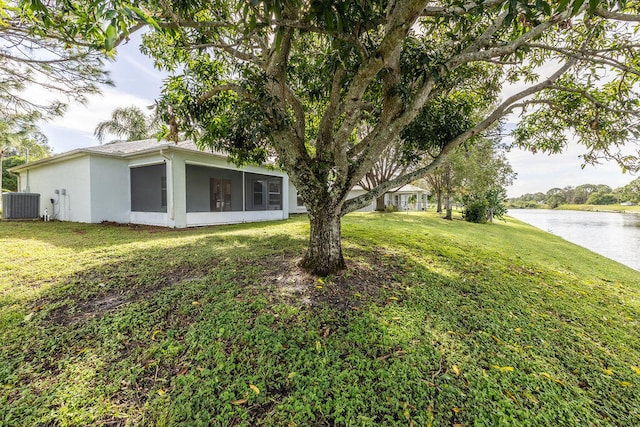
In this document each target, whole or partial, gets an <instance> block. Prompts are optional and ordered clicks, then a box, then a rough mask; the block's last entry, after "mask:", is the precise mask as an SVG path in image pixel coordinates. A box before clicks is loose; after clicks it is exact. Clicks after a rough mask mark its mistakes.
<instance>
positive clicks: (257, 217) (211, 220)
mask: <svg viewBox="0 0 640 427" xmlns="http://www.w3.org/2000/svg"><path fill="white" fill-rule="evenodd" d="M279 219H285V215H284V211H282V210H274V211H247V212H240V211H235V212H187V227H198V226H202V225H218V224H238V223H243V222H258V221H275V220H279Z"/></svg>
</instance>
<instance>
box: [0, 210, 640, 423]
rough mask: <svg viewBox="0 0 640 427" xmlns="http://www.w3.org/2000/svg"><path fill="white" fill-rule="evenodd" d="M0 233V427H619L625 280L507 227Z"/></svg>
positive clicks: (626, 361) (636, 395) (537, 235)
mask: <svg viewBox="0 0 640 427" xmlns="http://www.w3.org/2000/svg"><path fill="white" fill-rule="evenodd" d="M307 233H308V223H307V221H306V218H304V217H297V218H293V219H290V220H288V221H282V222H274V223H262V224H250V225H236V226H225V227H211V228H200V229H192V230H186V231H184V230H183V231H177V230H170V231H161V230H159V229H153V228H145V227H127V226H107V225H89V224H74V223H14V222H11V223H7V222H0V242H1V243H0V244H1V245H2V246H1V248H2V257H0V343H2V344H1V345H0V425H3V426H34V425H35V426H37V425H40V426H76V425H105V426H106V425H110V426H111V425H144V426H147V425H157V426H178V425H183V426H199V425H201V426H208V425H220V426H231V425H266V426H283V425H284V426H286V425H290V426H307V425H356V426H369V425H371V426H373V425H400V426H411V425H414V426H429V425H432V426H452V425H462V426H500V425H504V426H514V425H516V426H549V425H562V426H591V425H595V426H637V425H638V424H640V334H638V330H639V327H640V275H639V274H638V272H637V271H634V270H632V269H629V268H627V267H624V266H622V265H620V264H617V263H615V262H614V261H610V260H607V259H605V258H602V257H600V256H598V255H596V254H593V253H591V252H589V251H587V250H586V249H582V248H580V247H577V246H574V245H571V244H569V243H567V242H565V241H563V240H561V239H560V238H557V237H555V236H552V235H549V234H545V233H543V232H541V231H538V230H536V229H534V228H532V227H529V226H527V225H525V224H523V223H521V222H518V221H515V220H512V219H508V221H507V222H506V223H505V222H497V223H496V224H494V225H475V224H469V223H465V222H462V221H453V222H447V221H444V220H441V219H439V218H437V217H436V216H435V215H434V214H431V213H415V214H407V213H396V214H354V215H349V216H347V217H346V218H345V219H344V225H343V238H344V252H345V255H346V257H347V262H348V265H349V269H348V270H347V271H345V272H344V273H343V274H341V275H339V276H332V277H326V278H314V277H311V276H308V275H306V274H305V273H304V272H302V271H300V270H299V269H298V268H297V267H296V266H295V263H296V260H297V259H298V257H299V256H300V255H301V254H302V253H303V251H304V248H305V243H306V236H307Z"/></svg>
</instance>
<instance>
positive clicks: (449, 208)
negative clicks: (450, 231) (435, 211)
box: [444, 180, 453, 220]
mask: <svg viewBox="0 0 640 427" xmlns="http://www.w3.org/2000/svg"><path fill="white" fill-rule="evenodd" d="M452 201H453V191H452V189H451V180H448V181H447V201H446V203H445V204H446V209H447V214H446V215H445V216H444V219H448V220H452V219H453V206H452V204H453V203H452Z"/></svg>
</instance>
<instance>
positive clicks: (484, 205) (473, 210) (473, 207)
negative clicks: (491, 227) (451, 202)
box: [462, 199, 489, 224]
mask: <svg viewBox="0 0 640 427" xmlns="http://www.w3.org/2000/svg"><path fill="white" fill-rule="evenodd" d="M488 214H489V203H488V202H487V200H485V199H473V200H469V201H467V202H466V203H465V206H464V209H463V210H462V218H464V220H465V221H469V222H475V223H478V224H484V223H486V222H487V216H488Z"/></svg>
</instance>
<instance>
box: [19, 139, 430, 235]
mask: <svg viewBox="0 0 640 427" xmlns="http://www.w3.org/2000/svg"><path fill="white" fill-rule="evenodd" d="M11 172H13V173H14V174H17V175H18V189H19V191H21V192H31V193H38V194H40V214H41V215H42V214H44V212H45V209H46V210H47V212H48V214H49V215H50V217H51V218H52V219H57V220H61V221H76V222H87V223H99V222H103V221H113V222H118V223H132V224H146V225H159V226H166V227H177V228H183V227H193V226H201V225H214V224H232V223H240V222H255V221H268V220H277V219H286V218H288V217H289V214H290V213H303V212H306V209H305V207H304V203H302V200H301V199H300V197H299V196H298V194H297V191H296V189H295V187H294V186H293V185H291V184H290V182H289V177H288V175H287V174H286V173H284V172H280V171H277V170H275V169H273V168H267V167H262V166H242V167H238V166H236V165H234V164H232V163H229V162H228V161H227V157H226V155H224V154H222V153H215V152H207V151H201V150H200V149H198V147H197V146H196V145H195V144H194V143H193V142H190V141H184V142H180V143H178V144H175V143H172V142H166V141H162V142H158V141H157V140H155V139H147V140H142V141H131V142H116V143H110V144H105V145H99V146H95V147H88V148H80V149H76V150H72V151H69V152H67V153H62V154H58V155H55V156H52V157H49V158H46V159H42V160H38V161H35V162H30V163H26V164H23V165H20V166H17V167H15V168H13V169H11ZM363 193H364V190H363V189H362V188H361V187H356V188H354V190H353V191H352V192H351V195H350V197H355V196H358V195H360V194H363ZM411 195H415V196H416V198H415V200H416V201H415V203H411ZM426 201H427V198H426V191H425V190H423V189H421V188H418V187H414V186H412V185H406V186H404V187H402V188H400V189H397V190H396V191H393V192H391V193H387V194H386V195H385V205H395V206H397V207H398V208H399V209H401V210H407V209H416V210H423V209H424V208H425V207H426ZM374 209H375V201H374V202H372V204H371V205H370V206H368V207H366V208H364V209H361V210H362V211H372V210H374Z"/></svg>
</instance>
